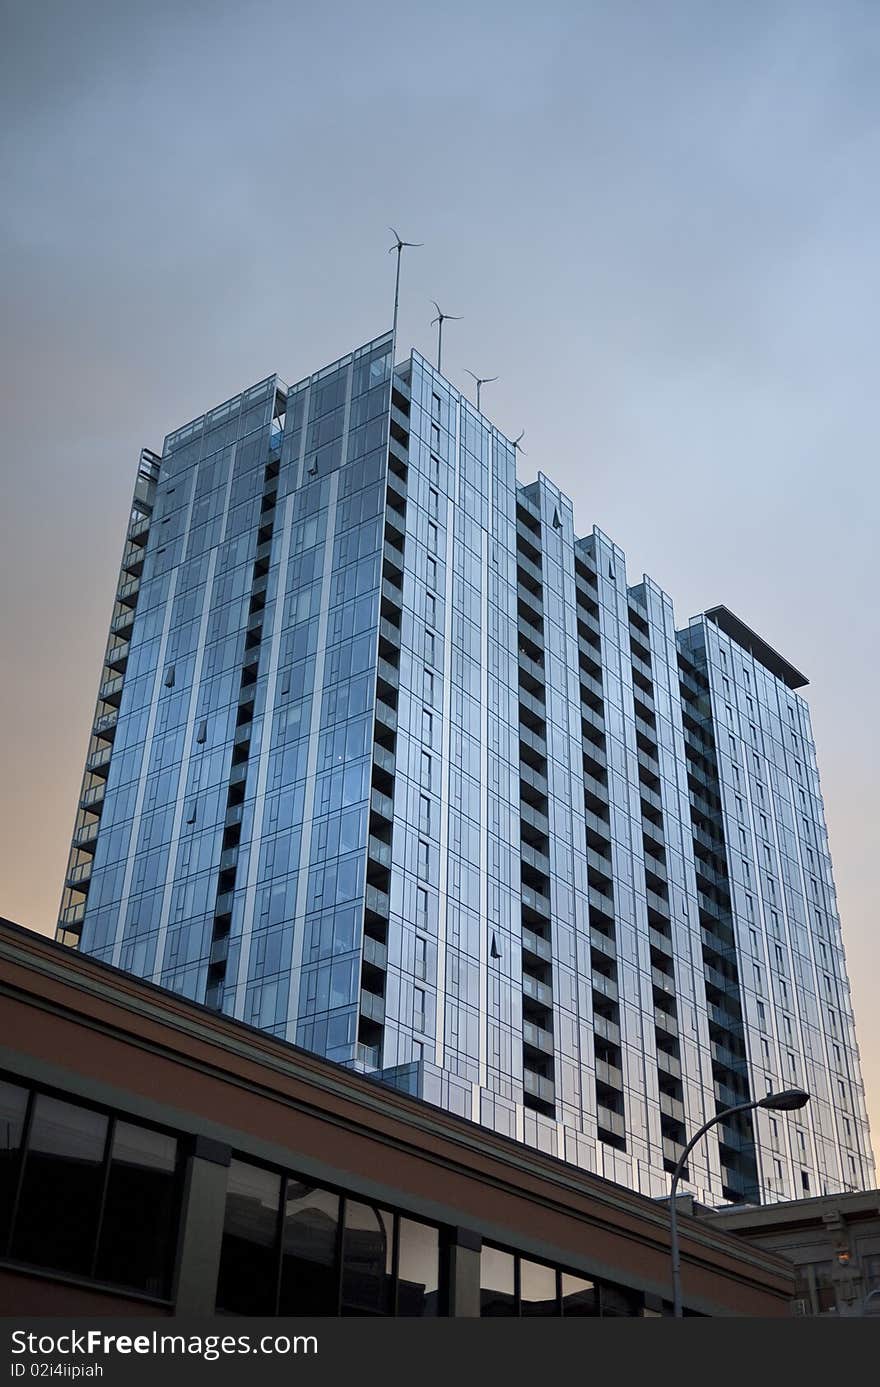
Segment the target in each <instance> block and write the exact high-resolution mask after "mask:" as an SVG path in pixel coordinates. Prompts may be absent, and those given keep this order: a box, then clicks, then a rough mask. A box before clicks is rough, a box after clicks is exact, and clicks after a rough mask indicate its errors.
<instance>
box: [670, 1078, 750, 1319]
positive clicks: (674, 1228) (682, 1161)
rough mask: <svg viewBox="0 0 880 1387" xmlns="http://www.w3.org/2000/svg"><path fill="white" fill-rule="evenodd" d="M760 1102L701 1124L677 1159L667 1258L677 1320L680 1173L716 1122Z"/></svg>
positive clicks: (679, 1316)
mask: <svg viewBox="0 0 880 1387" xmlns="http://www.w3.org/2000/svg"><path fill="white" fill-rule="evenodd" d="M761 1102H762V1100H761V1099H760V1098H756V1099H755V1100H754V1101H753V1102H751V1103H738V1104H737V1106H736V1107H735V1108H725V1109H724V1111H723V1112H720V1113H716V1115H715V1116H714V1117H712V1118H710V1119H709V1121H708V1122H704V1123H703V1125H702V1127H700V1129H699V1131H697V1132H695V1133H694V1135H693V1136H692V1137H691V1139H690V1141H689V1142H688V1144H687V1146H686V1147H685V1148H684V1150H683V1151H682V1153H681V1155H680V1156H679V1158H678V1163H677V1164H676V1167H675V1170H674V1172H673V1175H672V1189H671V1192H670V1199H669V1256H670V1260H671V1263H672V1313H673V1315H674V1316H675V1318H676V1319H677V1320H680V1319H682V1318H683V1311H682V1304H681V1251H680V1249H679V1244H678V1209H677V1207H676V1203H675V1198H676V1194H677V1193H678V1182H679V1180H680V1179H681V1173H682V1171H683V1169H684V1167H685V1165H686V1164H687V1158H688V1156H689V1155H690V1153H691V1152H692V1151H693V1149H694V1147H695V1146H696V1144H697V1142H698V1141H699V1140H700V1138H701V1137H704V1136H705V1135H706V1133H707V1132H708V1130H709V1128H710V1127H714V1126H715V1123H716V1122H723V1121H724V1119H725V1117H731V1116H732V1115H733V1114H734V1113H738V1112H749V1111H750V1110H751V1109H752V1108H758V1107H760V1106H761Z"/></svg>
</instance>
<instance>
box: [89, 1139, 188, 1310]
mask: <svg viewBox="0 0 880 1387" xmlns="http://www.w3.org/2000/svg"><path fill="white" fill-rule="evenodd" d="M176 1164H177V1142H176V1141H175V1139H174V1138H173V1137H168V1136H165V1135H164V1133H162V1132H154V1131H151V1130H150V1129H149V1128H146V1127H135V1126H133V1125H131V1124H130V1123H128V1122H117V1123H116V1126H115V1129H114V1132H113V1147H112V1150H111V1156H110V1174H109V1178H108V1182H107V1196H106V1203H105V1206H104V1217H103V1219H102V1223H101V1241H100V1246H99V1248H98V1261H97V1265H96V1269H95V1270H96V1275H97V1277H98V1280H100V1281H114V1282H116V1283H117V1284H119V1285H122V1286H135V1287H137V1288H138V1290H141V1291H146V1292H148V1293H149V1294H150V1295H166V1294H167V1293H168V1282H169V1279H170V1274H171V1262H172V1258H173V1254H174V1250H175V1247H176V1243H177V1238H176V1218H177V1182H176V1180H175V1169H176Z"/></svg>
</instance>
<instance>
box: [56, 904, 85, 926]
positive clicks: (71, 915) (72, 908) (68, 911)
mask: <svg viewBox="0 0 880 1387" xmlns="http://www.w3.org/2000/svg"><path fill="white" fill-rule="evenodd" d="M85 913H86V903H85V901H78V902H77V903H76V905H68V906H66V907H65V908H64V910H62V912H61V916H60V919H59V923H60V924H62V925H63V926H64V928H65V929H74V928H75V927H76V926H77V925H81V924H82V922H83V920H84V918H85Z"/></svg>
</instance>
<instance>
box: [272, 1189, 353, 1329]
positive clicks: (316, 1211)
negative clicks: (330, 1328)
mask: <svg viewBox="0 0 880 1387" xmlns="http://www.w3.org/2000/svg"><path fill="white" fill-rule="evenodd" d="M338 1231H339V1196H338V1195H335V1194H331V1193H330V1191H329V1190H320V1189H313V1188H312V1187H311V1186H309V1185H304V1184H300V1183H299V1182H298V1181H296V1180H289V1181H288V1183H287V1198H286V1201H285V1207H284V1230H283V1233H282V1261H281V1300H280V1303H279V1307H278V1312H279V1314H281V1315H335V1314H336V1313H337V1307H338V1287H339V1276H338V1262H337V1247H338Z"/></svg>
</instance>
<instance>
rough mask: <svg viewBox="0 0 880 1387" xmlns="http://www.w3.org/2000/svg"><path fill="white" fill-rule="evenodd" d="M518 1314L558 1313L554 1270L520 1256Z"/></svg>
mask: <svg viewBox="0 0 880 1387" xmlns="http://www.w3.org/2000/svg"><path fill="white" fill-rule="evenodd" d="M519 1277H520V1314H522V1315H558V1314H559V1305H558V1302H557V1299H556V1271H555V1268H553V1267H547V1266H543V1265H542V1264H541V1263H539V1262H527V1261H526V1259H525V1258H524V1257H522V1258H520V1264H519Z"/></svg>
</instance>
